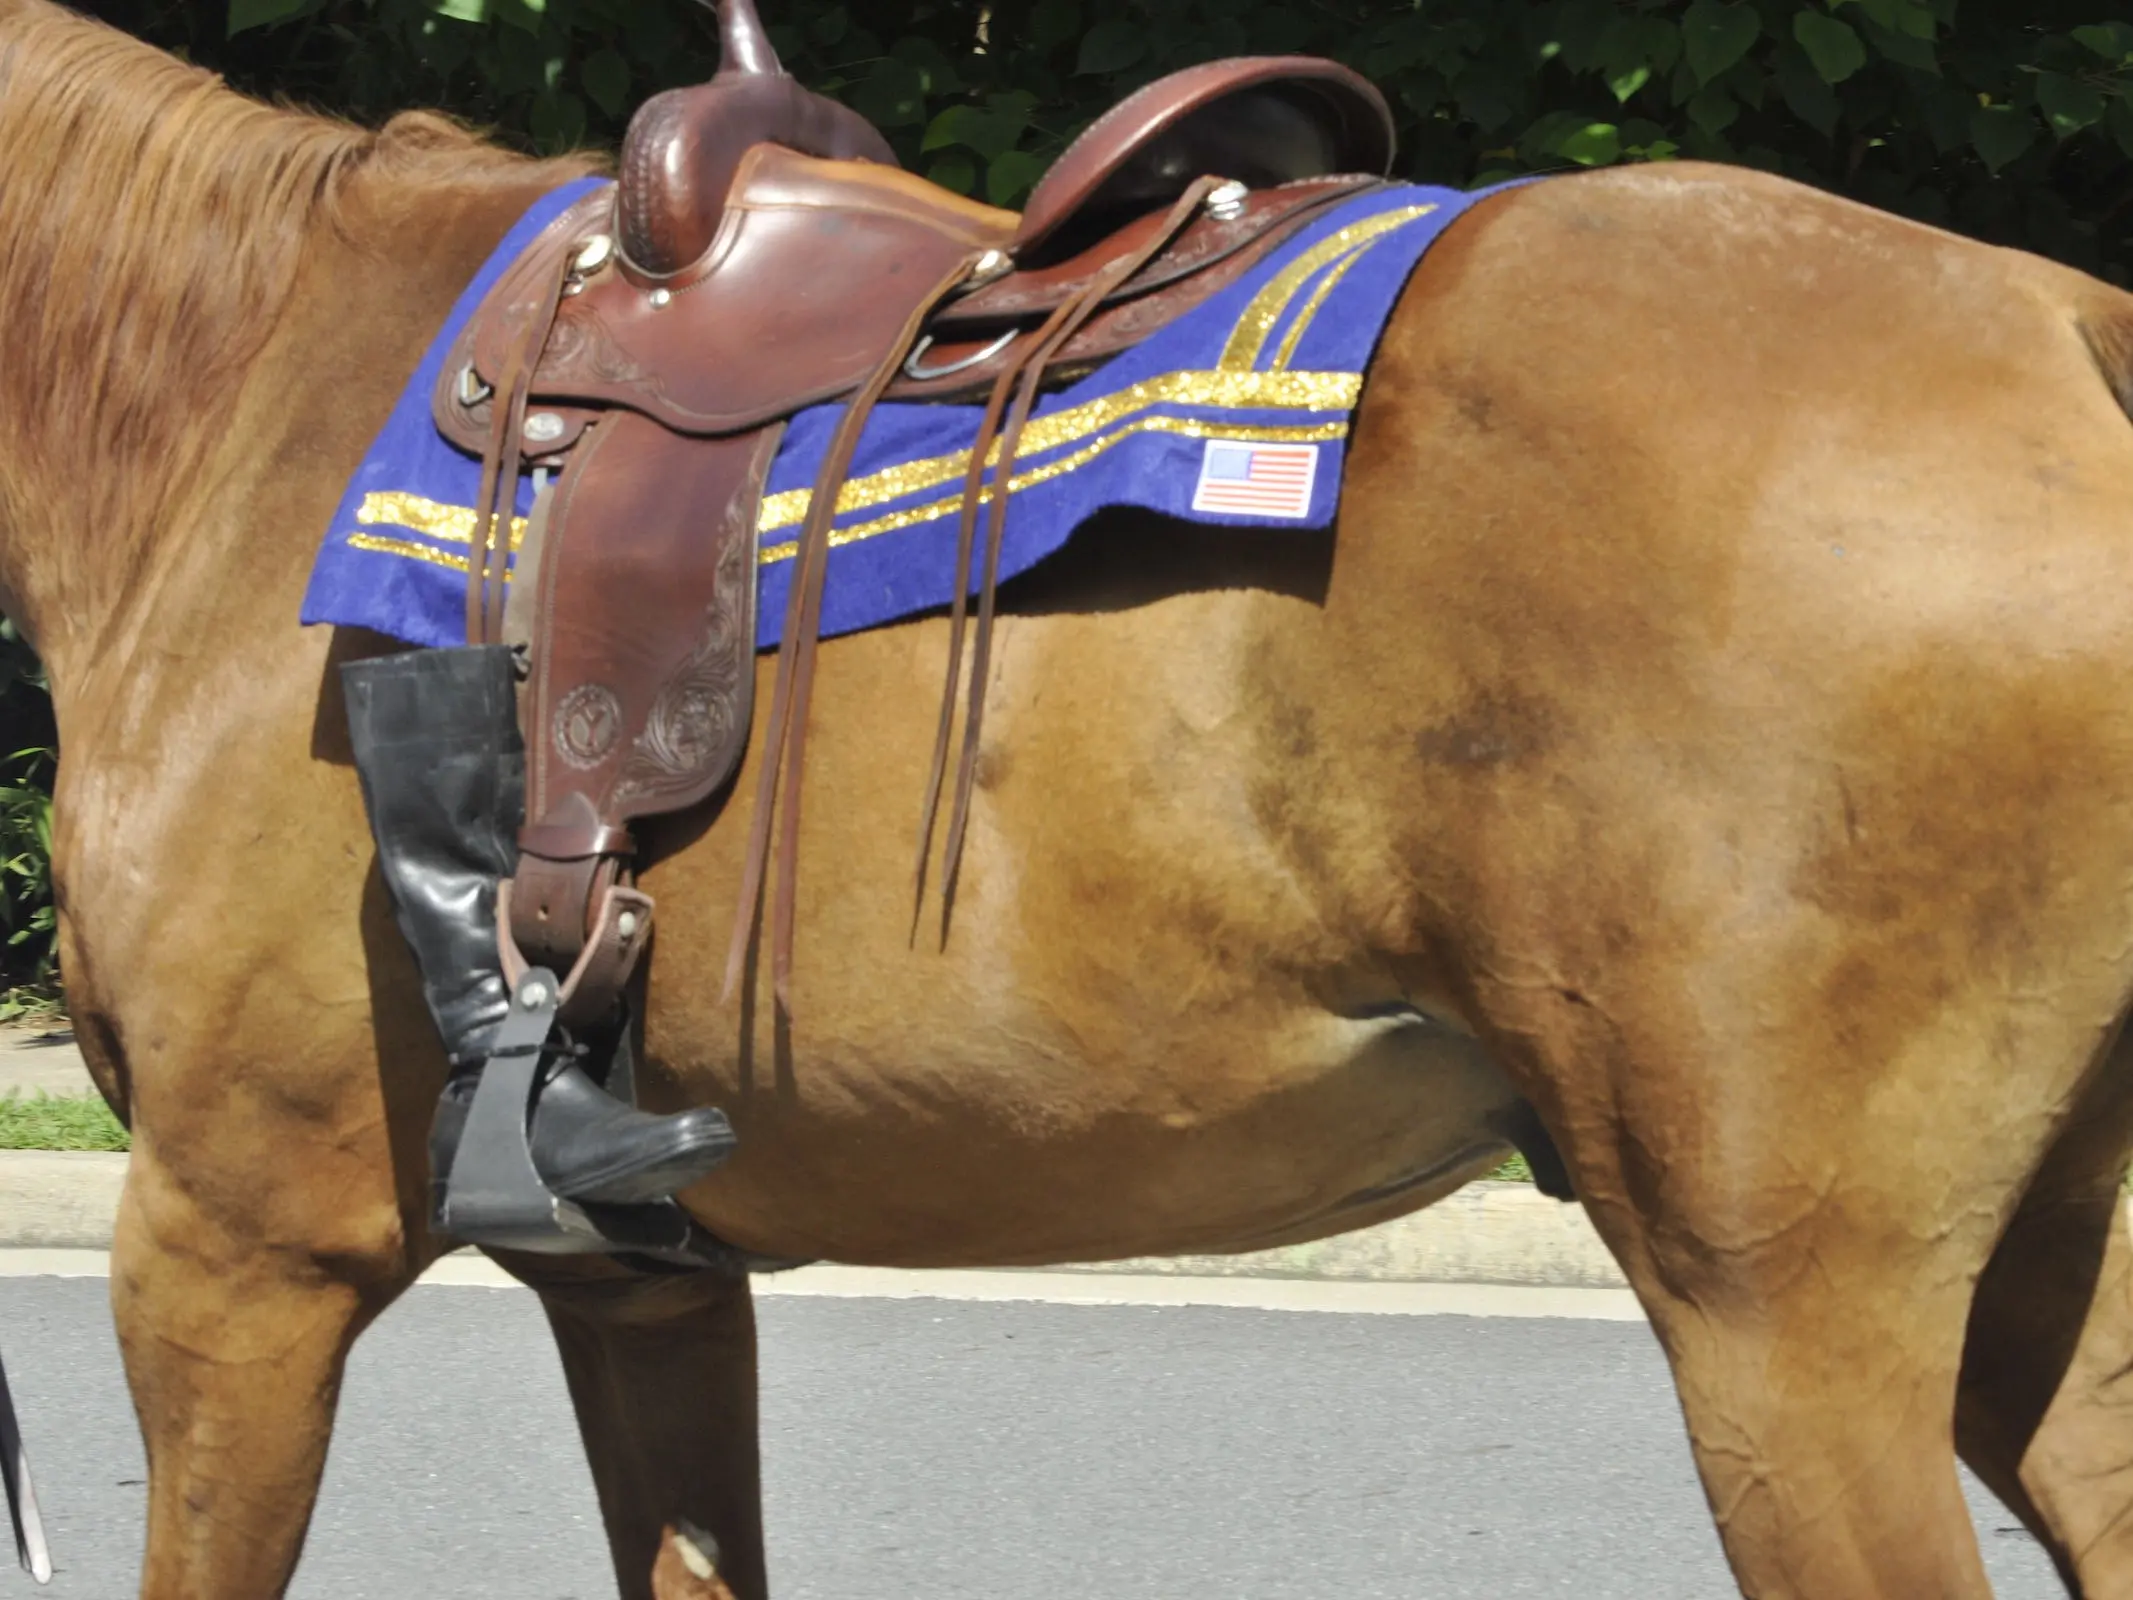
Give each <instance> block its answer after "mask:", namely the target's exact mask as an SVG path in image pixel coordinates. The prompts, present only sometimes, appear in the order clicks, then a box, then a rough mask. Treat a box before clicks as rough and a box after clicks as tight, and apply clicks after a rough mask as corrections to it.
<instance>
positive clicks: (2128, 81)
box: [95, 0, 2133, 282]
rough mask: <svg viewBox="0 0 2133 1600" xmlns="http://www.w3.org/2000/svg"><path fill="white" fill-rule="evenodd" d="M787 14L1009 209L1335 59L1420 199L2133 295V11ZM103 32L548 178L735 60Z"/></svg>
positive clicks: (700, 22) (1838, 5)
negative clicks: (1859, 249)
mask: <svg viewBox="0 0 2133 1600" xmlns="http://www.w3.org/2000/svg"><path fill="white" fill-rule="evenodd" d="M760 4H761V7H762V9H763V10H764V11H765V12H766V13H767V20H768V21H769V22H770V23H771V25H772V33H773V35H774V36H775V38H776V41H777V44H778V47H779V49H780V51H781V52H782V53H783V55H784V57H785V60H786V63H787V65H788V66H789V67H791V68H792V70H793V71H794V72H795V73H797V74H798V75H799V76H800V77H801V78H803V79H804V80H805V81H807V82H809V83H811V84H813V85H814V86H816V87H818V88H820V89H823V90H825V91H826V92H829V93H832V94H836V95H838V96H840V97H842V98H843V99H845V100H848V101H849V102H850V103H852V104H853V105H855V106H857V107H858V108H859V109H860V110H862V111H864V112H865V113H866V114H867V115H868V116H870V117H872V118H873V119H874V121H875V122H877V123H879V124H880V125H881V126H882V127H883V128H884V129H885V130H887V131H888V133H889V134H890V136H891V138H892V140H893V141H894V142H895V143H896V145H897V147H898V152H899V154H900V155H901V156H902V157H903V159H904V160H905V162H906V163H907V164H908V165H911V166H914V167H915V168H917V169H918V170H920V171H923V172H925V173H926V174H927V175H928V176H930V177H932V178H933V179H934V180H935V181H937V182H941V183H945V184H947V185H948V186H949V187H951V188H955V189H958V190H962V191H964V192H967V193H976V194H981V195H984V196H986V197H987V198H990V199H992V200H994V201H997V202H999V203H1001V204H1012V203H1013V202H1014V201H1016V200H1017V199H1019V198H1020V197H1021V196H1022V195H1024V194H1026V193H1027V192H1028V190H1029V187H1030V185H1031V184H1032V183H1034V182H1035V180H1036V178H1037V177H1038V175H1039V174H1041V173H1042V172H1043V170H1044V167H1045V165H1046V164H1047V163H1048V161H1049V160H1050V159H1051V158H1052V157H1053V156H1054V155H1056V154H1057V153H1058V152H1059V150H1060V149H1061V148H1062V147H1063V145H1064V144H1065V143H1066V141H1067V140H1068V139H1069V138H1071V137H1072V136H1073V134H1074V133H1075V132H1076V131H1078V129H1079V128H1080V127H1081V126H1083V125H1084V124H1085V123H1086V122H1087V121H1088V119H1089V118H1090V117H1092V116H1093V115H1095V114H1096V113H1097V112H1098V111H1100V110H1102V109H1103V108H1104V107H1105V106H1107V105H1109V104H1110V103H1111V102H1112V101H1113V100H1114V99H1116V98H1117V97H1118V96H1119V95H1120V94H1122V93H1124V92H1125V91H1127V90H1129V89H1131V88H1133V87H1135V86H1136V85H1138V84H1140V83H1143V82H1145V81H1147V80H1148V79H1149V78H1151V77H1154V76H1155V75H1157V74H1158V73H1161V72H1165V71H1168V70H1170V69H1172V68H1174V67H1178V66H1183V65H1185V64H1187V63H1190V62H1194V61H1203V60H1206V59H1208V58H1209V57H1211V56H1217V55H1226V54H1240V53H1247V52H1284V51H1306V52H1311V53H1315V54H1322V55H1331V56H1335V57H1338V58H1340V59H1342V60H1345V61H1347V62H1349V63H1351V64H1352V65H1354V66H1356V67H1357V68H1359V69H1360V70H1362V71H1363V72H1364V73H1365V74H1367V75H1368V76H1370V77H1371V78H1373V79H1375V80H1376V81H1377V82H1378V83H1379V84H1380V85H1382V86H1383V87H1384V89H1385V91H1386V94H1387V95H1388V97H1389V98H1390V99H1391V100H1392V102H1393V104H1394V106H1395V108H1396V110H1397V112H1398V114H1399V117H1400V121H1401V133H1402V138H1403V144H1404V154H1403V157H1402V166H1403V169H1404V171H1405V172H1406V173H1407V174H1408V175H1409V176H1412V177H1416V178H1422V179H1428V180H1431V181H1435V182H1448V183H1461V184H1464V183H1470V182H1473V181H1475V180H1477V179H1481V178H1485V177H1490V176H1495V175H1499V174H1508V173H1513V172H1527V171H1541V170H1547V169H1551V168H1569V167H1588V166H1603V165H1607V164H1609V163H1612V162H1618V161H1653V160H1664V159H1667V158H1669V157H1673V156H1677V155H1679V156H1698V157H1705V158H1709V159H1712V160H1718V161H1740V162H1747V163H1750V164H1752V165H1756V166H1761V167H1766V168H1769V169H1771V170H1773V171H1781V172H1785V173H1788V174H1790V175H1791V176H1793V177H1796V178H1800V179H1802V180H1804V181H1806V182H1809V183H1815V184H1820V185H1822V186H1823V187H1825V188H1830V189H1834V190H1838V191H1840V192H1843V193H1846V194H1849V195H1852V196H1855V197H1856V198H1858V199H1861V200H1865V201H1867V202H1869V203H1871V204H1875V205H1879V206H1884V207H1887V208H1889V209H1892V210H1895V211H1899V212H1902V213H1904V214H1905V215H1908V216H1913V217H1917V218H1920V219H1922V220H1925V221H1930V222H1936V223H1942V224H1945V225H1948V226H1952V227H1955V228H1958V229H1961V230H1963V231H1965V232H1968V233H1972V234H1976V235H1978V236H1980V237H1983V238H1989V239H1992V240H1994V241H1996V242H2000V243H2007V244H2016V245H2022V246H2025V247H2027V248H2029V249H2033V250H2038V251H2041V252H2043V253H2045V254H2047V255H2052V256H2057V257H2059V258H2060V259H2062V260H2067V261H2071V262H2074V263H2075V264H2077V265H2080V266H2083V267H2086V268H2088V269H2089V270H2091V271H2096V272H2100V273H2103V274H2105V275H2107V276H2109V277H2112V278H2115V279H2117V280H2118V281H2121V282H2124V281H2127V274H2128V272H2129V270H2133V21H2128V20H2126V19H2125V18H2124V16H2123V15H2122V13H2123V12H2124V9H2125V7H2124V0H1963V3H1962V4H1961V5H1960V7H1958V5H1957V0H1312V3H1311V4H1304V3H1301V0H1284V3H1278V4H1255V3H1253V0H1002V3H998V4H986V3H982V0H930V3H929V0H919V3H916V4H908V3H907V4H900V5H894V6H891V5H886V4H881V3H879V0H760ZM95 9H96V10H98V11H99V12H100V13H101V14H103V15H105V16H107V17H109V18H111V19H112V20H114V21H117V22H119V23H120V24H121V25H123V26H126V27H129V28H132V29H134V30H135V31H137V32H140V33H142V34H144V35H146V36H147V37H150V38H153V39H155V40H157V41H158V42H160V43H163V44H166V45H169V46H172V47H174V48H178V49H181V50H183V51H186V52H188V53H190V54H191V55H193V56H194V57H196V58H197V59H199V60H201V61H204V62H209V63H212V64H213V65H215V66H217V67H218V68H220V69H221V70H223V71H225V72H227V73H228V74H230V76H231V78H232V79H233V81H236V82H237V83H239V84H241V85H242V86H244V87H247V88H251V89H254V90H257V91H261V92H266V93H271V94H282V95H287V96H290V97H293V98H295V99H298V100H303V101H308V102H314V103H319V104H324V105H330V106H335V107H339V108H343V109H347V110H350V111H353V112H356V113H357V114H360V115H364V116H370V117H375V116H379V115H382V114H384V113H386V112H388V111H391V110H393V109H395V108H397V107H401V106H406V105H414V104H434V105H443V106H447V107H449V108H451V109H453V110H456V111H458V112H459V113H461V114H462V115H465V116H468V117H471V118H473V119H474V120H476V121H479V122H483V123H486V124H489V125H491V126H494V127H495V128H497V129H498V130H499V131H500V132H501V133H502V134H503V135H504V136H505V137H506V138H511V139H516V140H519V141H521V142H523V143H525V144H527V145H529V146H532V147H536V148H541V149H550V150H552V149H556V148H560V147H563V146H568V145H575V144H579V143H582V142H587V141H591V142H598V143H606V144H612V143H614V142H616V141H617V140H618V139H619V138H620V135H621V131H622V129H623V127H624V125H625V123H626V122H627V119H628V116H629V113H630V111H631V109H632V108H633V107H634V106H635V105H636V104H637V103H638V102H639V101H640V100H642V99H643V98H644V97H645V96H646V95H648V94H650V93H652V92H653V91H655V90H657V89H661V88H665V87H668V86H670V85H673V84H677V83H687V82H693V81H696V80H698V79H700V78H702V77H705V76H707V75H708V74H709V73H710V71H711V70H712V68H713V66H714V65H715V63H716V57H717V47H716V37H715V32H714V29H713V26H712V22H711V18H710V15H709V13H708V12H707V11H705V10H702V9H699V8H698V7H696V6H693V5H689V4H686V3H684V0H227V3H226V4H212V5H198V6H195V5H176V4H158V3H149V0H131V3H128V0H118V3H107V4H102V5H99V6H97V7H95ZM2114 12H2117V13H2120V15H2113V13H2114Z"/></svg>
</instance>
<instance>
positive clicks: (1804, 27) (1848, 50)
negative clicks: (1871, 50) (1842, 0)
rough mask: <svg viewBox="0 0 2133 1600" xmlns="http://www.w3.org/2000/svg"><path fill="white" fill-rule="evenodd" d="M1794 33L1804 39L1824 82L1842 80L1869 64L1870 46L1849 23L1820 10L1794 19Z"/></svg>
mask: <svg viewBox="0 0 2133 1600" xmlns="http://www.w3.org/2000/svg"><path fill="white" fill-rule="evenodd" d="M1792 36H1793V37H1794V38H1795V39H1797V40H1799V41H1800V48H1801V49H1802V50H1805V51H1806V52H1807V59H1808V60H1809V61H1812V62H1813V63H1814V66H1815V71H1816V72H1818V73H1820V74H1821V75H1822V81H1823V82H1824V83H1842V82H1843V81H1844V80H1845V79H1846V78H1849V77H1850V76H1851V75H1852V74H1853V73H1855V72H1857V71H1858V70H1859V69H1860V68H1861V67H1863V66H1865V65H1866V46H1865V45H1864V44H1862V43H1861V42H1860V39H1859V35H1858V34H1856V33H1854V32H1853V31H1852V25H1851V24H1850V23H1848V22H1839V21H1838V20H1837V19H1836V18H1835V17H1832V16H1827V15H1825V14H1824V13H1822V12H1820V11H1802V12H1800V13H1798V14H1797V15H1796V16H1794V17H1793V19H1792Z"/></svg>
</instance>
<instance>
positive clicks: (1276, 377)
mask: <svg viewBox="0 0 2133 1600" xmlns="http://www.w3.org/2000/svg"><path fill="white" fill-rule="evenodd" d="M1362 392H1363V378H1362V374H1361V373H1357V372H1168V373H1165V374H1163V375H1162V376H1161V377H1159V378H1149V379H1146V380H1145V381H1143V382H1140V383H1136V384H1133V385H1131V386H1129V387H1127V388H1124V389H1121V390H1119V391H1118V392H1117V393H1116V394H1111V395H1105V396H1103V397H1101V398H1100V399H1096V400H1090V401H1086V402H1084V403H1083V404H1081V405H1078V406H1070V407H1068V408H1067V409H1066V410H1064V411H1055V412H1053V413H1052V414H1051V415H1050V416H1045V417H1033V418H1032V419H1031V420H1030V423H1029V425H1028V426H1027V427H1026V428H1024V429H1023V430H1022V444H1021V447H1020V448H1019V449H1018V450H1016V452H1015V459H1016V460H1017V461H1021V460H1023V459H1024V458H1025V457H1028V456H1036V455H1042V454H1044V453H1045V452H1046V451H1048V450H1057V449H1059V448H1060V447H1061V446H1063V445H1069V444H1075V443H1078V442H1079V441H1080V440H1083V439H1086V438H1088V437H1090V436H1091V435H1092V434H1097V433H1101V432H1102V431H1103V430H1104V429H1106V428H1109V427H1112V426H1114V425H1116V424H1117V423H1118V422H1119V421H1120V420H1121V419H1123V418H1125V417H1127V416H1130V415H1131V414H1132V413H1134V412H1136V411H1144V410H1146V409H1147V408H1148V407H1150V406H1155V405H1164V404H1173V405H1196V406H1223V407H1246V408H1257V409H1259V410H1264V411H1348V410H1352V409H1353V408H1354V406H1355V402H1356V400H1357V398H1358V397H1359V396H1360V395H1361V394H1362ZM1217 432H1220V433H1222V434H1223V436H1224V437H1227V438H1244V437H1253V438H1256V437H1258V435H1256V434H1254V435H1245V434H1241V433H1238V432H1237V431H1236V430H1235V429H1228V430H1220V429H1218V430H1217ZM1196 437H1197V436H1196ZM1310 437H1312V438H1317V437H1320V436H1319V435H1317V434H1313V435H1310ZM1334 437H1339V436H1338V435H1334ZM999 460H1000V454H999V447H998V445H995V446H994V447H993V450H992V452H991V453H990V454H989V455H988V456H987V458H986V464H987V465H988V466H997V465H998V464H999ZM969 470H970V452H969V451H968V450H959V451H956V452H955V453H953V454H951V455H944V456H929V457H926V458H924V459H922V460H918V461H909V462H905V463H904V464H903V465H901V466H896V467H889V468H886V469H884V470H883V471H880V472H873V473H869V474H867V476H865V477H863V478H849V479H847V480H846V481H845V483H844V486H843V487H842V488H841V489H839V490H838V491H837V510H838V511H839V512H840V513H842V512H847V511H864V510H866V509H867V508H868V507H870V506H878V505H883V504H885V503H887V502H888V501H891V500H900V499H902V498H903V497H904V496H905V495H907V494H917V493H919V492H920V491H922V490H925V489H934V488H938V487H939V486H940V485H942V484H944V483H954V482H957V481H960V480H961V479H962V477H963V476H964V474H965V473H967V472H968V471H969ZM811 495H812V491H810V490H807V489H788V490H786V491H785V492H784V493H783V494H773V495H766V496H764V498H763V509H762V511H761V513H760V514H759V515H758V516H757V518H756V532H757V533H758V534H765V533H776V532H777V531H778V530H779V529H780V528H792V527H797V526H798V525H799V524H800V523H802V522H804V521H805V520H806V519H807V504H808V500H809V499H810V498H811ZM920 520H924V519H923V518H921V519H920Z"/></svg>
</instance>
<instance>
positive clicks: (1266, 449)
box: [1192, 439, 1318, 517]
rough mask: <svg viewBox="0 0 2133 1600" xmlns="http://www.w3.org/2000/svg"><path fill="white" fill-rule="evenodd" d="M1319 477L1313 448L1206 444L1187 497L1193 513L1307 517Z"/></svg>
mask: <svg viewBox="0 0 2133 1600" xmlns="http://www.w3.org/2000/svg"><path fill="white" fill-rule="evenodd" d="M1317 476H1318V446H1317V445H1315V444H1247V443H1245V442H1244V441H1243V440H1241V439H1210V440H1208V441H1207V454H1206V455H1205V456H1203V457H1202V458H1201V460H1200V481H1199V483H1198V485H1197V486H1196V487H1195V488H1194V489H1193V492H1192V508H1193V510H1195V511H1232V512H1240V513H1244V514H1246V515H1251V516H1261V517H1308V516H1309V515H1310V514H1311V484H1312V482H1313V480H1315V479H1316V478H1317Z"/></svg>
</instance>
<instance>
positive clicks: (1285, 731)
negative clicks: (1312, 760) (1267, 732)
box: [1271, 700, 1318, 761]
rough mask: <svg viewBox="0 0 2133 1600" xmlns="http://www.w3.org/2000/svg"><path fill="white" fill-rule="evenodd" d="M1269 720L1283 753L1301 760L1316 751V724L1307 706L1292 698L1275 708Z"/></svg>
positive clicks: (1314, 753)
mask: <svg viewBox="0 0 2133 1600" xmlns="http://www.w3.org/2000/svg"><path fill="white" fill-rule="evenodd" d="M1271 720H1272V724H1273V731H1274V740H1275V743H1276V745H1277V746H1278V747H1279V748H1280V750H1281V753H1282V754H1283V755H1286V756H1289V757H1291V758H1293V759H1295V760H1298V761H1301V760H1304V759H1305V758H1307V757H1310V756H1314V755H1316V754H1317V753H1318V725H1317V723H1316V722H1314V721H1313V719H1312V716H1311V708H1310V707H1309V706H1307V705H1305V704H1303V703H1302V702H1300V701H1293V700H1292V701H1290V702H1288V703H1286V704H1284V705H1282V706H1280V707H1279V708H1278V709H1276V710H1275V712H1274V713H1273V716H1272V719H1271Z"/></svg>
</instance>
